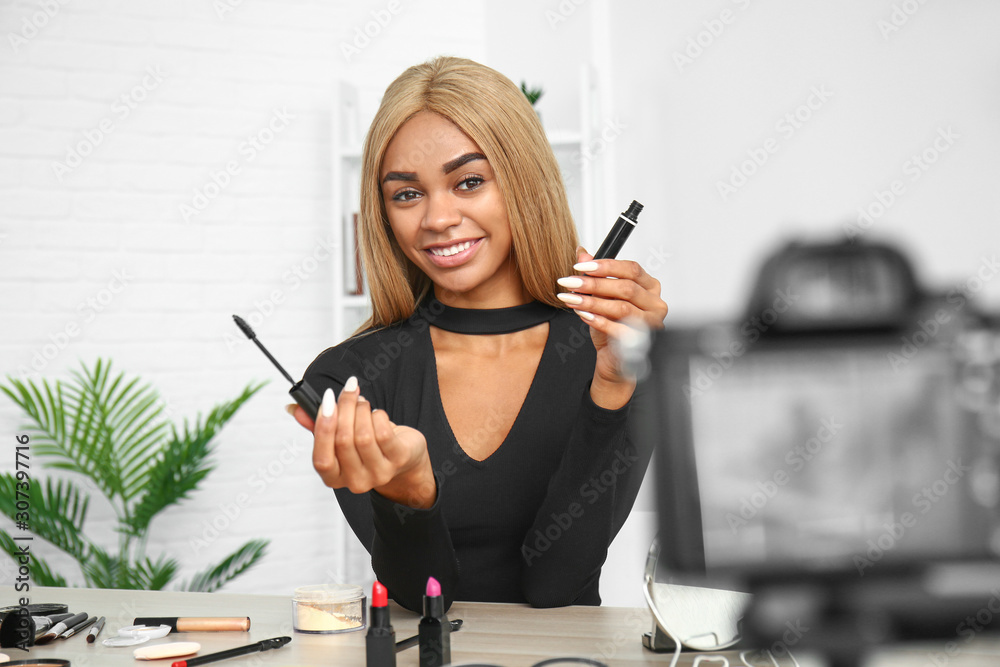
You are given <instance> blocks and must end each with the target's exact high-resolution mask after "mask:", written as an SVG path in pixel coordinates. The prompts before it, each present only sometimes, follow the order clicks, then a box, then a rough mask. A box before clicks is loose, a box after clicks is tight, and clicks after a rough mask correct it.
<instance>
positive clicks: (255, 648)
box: [170, 637, 292, 667]
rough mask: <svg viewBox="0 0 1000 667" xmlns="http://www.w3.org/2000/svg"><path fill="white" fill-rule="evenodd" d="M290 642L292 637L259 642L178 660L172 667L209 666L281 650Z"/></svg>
mask: <svg viewBox="0 0 1000 667" xmlns="http://www.w3.org/2000/svg"><path fill="white" fill-rule="evenodd" d="M290 641H292V638H291V637H275V638H274V639H265V640H264V641H260V642H257V643H256V644H249V645H247V646H240V647H239V648H231V649H229V650H228V651H219V652H218V653H209V654H208V655H201V656H198V657H196V658H189V659H188V660H178V661H177V662H175V663H173V664H172V665H171V666H170V667H195V666H196V665H207V664H208V663H210V662H218V661H219V660H227V659H229V658H238V657H240V656H241V655H248V654H250V653H260V652H261V651H267V650H270V649H272V648H281V647H282V646H284V645H285V644H287V643H288V642H290Z"/></svg>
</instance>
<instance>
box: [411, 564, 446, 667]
mask: <svg viewBox="0 0 1000 667" xmlns="http://www.w3.org/2000/svg"><path fill="white" fill-rule="evenodd" d="M417 636H418V637H419V641H420V667H442V666H443V665H447V664H450V663H451V624H450V623H449V622H448V617H447V616H446V615H445V613H444V597H443V596H442V595H441V584H440V583H438V580H437V579H435V578H434V577H429V578H428V579H427V593H426V594H425V595H424V615H423V617H422V618H421V619H420V625H419V629H418V632H417Z"/></svg>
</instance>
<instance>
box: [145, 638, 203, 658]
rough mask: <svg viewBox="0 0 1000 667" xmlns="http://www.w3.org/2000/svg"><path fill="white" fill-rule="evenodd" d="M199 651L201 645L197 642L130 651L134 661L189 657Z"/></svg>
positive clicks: (173, 643)
mask: <svg viewBox="0 0 1000 667" xmlns="http://www.w3.org/2000/svg"><path fill="white" fill-rule="evenodd" d="M200 650H201V644H199V643H198V642H170V643H169V644H156V645H155V646H142V647H140V648H137V649H136V650H134V651H132V657H134V658H135V659H136V660H162V659H163V658H179V657H181V656H182V655H191V654H192V653H197V652H198V651H200Z"/></svg>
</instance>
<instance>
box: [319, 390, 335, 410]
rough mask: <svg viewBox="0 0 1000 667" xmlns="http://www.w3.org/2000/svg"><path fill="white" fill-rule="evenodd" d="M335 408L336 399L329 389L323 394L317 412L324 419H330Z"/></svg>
mask: <svg viewBox="0 0 1000 667" xmlns="http://www.w3.org/2000/svg"><path fill="white" fill-rule="evenodd" d="M336 407H337V399H335V398H334V397H333V389H330V388H329V387H327V388H326V391H324V392H323V402H322V403H320V404H319V411H320V414H322V415H323V416H324V417H332V416H333V410H334V408H336Z"/></svg>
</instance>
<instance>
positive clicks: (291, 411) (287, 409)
mask: <svg viewBox="0 0 1000 667" xmlns="http://www.w3.org/2000/svg"><path fill="white" fill-rule="evenodd" d="M297 407H299V406H298V405H297V404H295V403H289V404H288V405H286V406H285V412H287V413H288V414H290V415H292V416H293V417H294V416H295V408H297Z"/></svg>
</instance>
